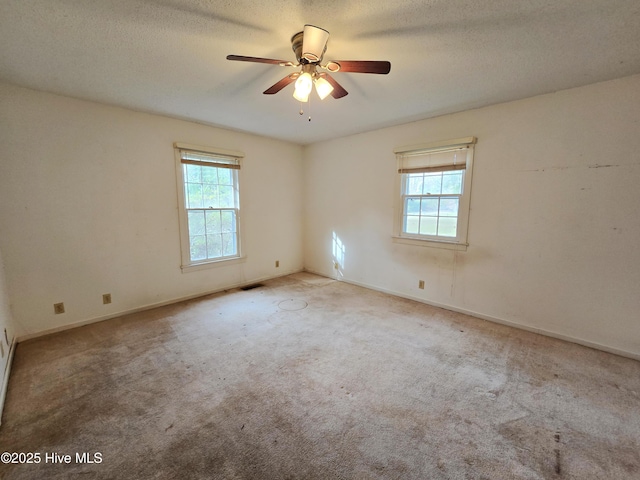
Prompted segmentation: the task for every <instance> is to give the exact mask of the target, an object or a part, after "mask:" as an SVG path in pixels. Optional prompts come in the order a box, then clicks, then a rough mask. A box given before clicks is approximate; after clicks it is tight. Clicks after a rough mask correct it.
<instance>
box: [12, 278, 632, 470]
mask: <svg viewBox="0 0 640 480" xmlns="http://www.w3.org/2000/svg"><path fill="white" fill-rule="evenodd" d="M603 321H606V319H603ZM639 407H640V362H637V361H634V360H630V359H626V358H621V357H618V356H615V355H611V354H608V353H603V352H599V351H596V350H592V349H589V348H585V347H581V346H578V345H574V344H571V343H566V342H562V341H559V340H554V339H550V338H545V337H542V336H539V335H535V334H532V333H528V332H523V331H519V330H516V329H512V328H509V327H505V326H501V325H496V324H492V323H489V322H485V321H482V320H478V319H474V318H471V317H468V316H465V315H460V314H457V313H452V312H448V311H445V310H441V309H437V308H433V307H430V306H427V305H423V304H420V303H416V302H412V301H409V300H404V299H400V298H396V297H393V296H389V295H385V294H382V293H378V292H374V291H370V290H367V289H363V288H359V287H356V286H353V285H348V284H345V283H341V282H336V281H332V280H330V279H326V278H323V277H317V276H314V275H310V274H297V275H292V276H289V277H284V278H280V279H276V280H272V281H269V282H265V285H264V286H262V287H258V288H254V289H251V290H246V291H241V290H232V291H229V292H226V293H222V294H218V295H211V296H208V297H203V298H201V299H197V300H192V301H189V302H184V303H181V304H176V305H172V306H168V307H163V308H158V309H155V310H151V311H147V312H143V313H139V314H134V315H128V316H125V317H122V318H118V319H113V320H109V321H105V322H102V323H98V324H94V325H90V326H86V327H82V328H78V329H75V330H70V331H67V332H63V333H60V334H55V335H51V336H48V337H45V338H40V339H36V340H32V341H28V342H24V343H22V344H20V345H19V346H18V348H17V351H16V355H15V360H14V366H13V371H12V374H11V379H10V383H9V392H8V398H7V402H6V406H5V411H4V415H3V419H2V420H3V423H2V427H1V428H0V452H4V451H7V452H38V453H40V455H41V461H40V463H38V464H30V465H18V464H9V465H7V464H4V465H0V477H2V478H3V479H22V478H25V479H45V478H46V479H52V478H56V479H57V478H59V479H69V478H79V479H89V478H101V479H102V478H104V479H119V478H122V479H174V478H176V479H177V478H181V479H182V478H184V479H210V478H214V479H218V478H219V479H510V478H514V479H515V478H518V479H519V478H523V479H556V478H575V479H630V478H640V408H639ZM53 453H56V454H59V455H64V454H68V455H71V463H70V464H62V465H61V464H52V463H51V462H50V461H45V455H47V454H48V455H49V459H51V458H52V457H51V455H52V454H53ZM76 453H80V454H82V453H86V454H87V456H86V457H85V458H84V460H86V459H92V460H97V459H100V460H101V463H92V464H91V463H82V462H78V461H77V460H83V459H82V458H80V459H77V458H76ZM96 453H99V454H100V455H98V456H95V454H96Z"/></svg>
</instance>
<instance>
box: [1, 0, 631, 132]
mask: <svg viewBox="0 0 640 480" xmlns="http://www.w3.org/2000/svg"><path fill="white" fill-rule="evenodd" d="M305 23H310V24H314V25H317V26H320V27H322V28H325V29H326V30H329V32H330V33H331V37H330V39H329V44H328V48H327V53H326V54H325V60H332V59H333V60H389V61H390V62H391V65H392V67H391V73H390V74H389V75H369V74H355V73H337V74H335V75H334V78H335V79H336V80H338V81H339V82H340V83H341V84H342V85H343V86H344V87H345V88H346V89H347V90H348V91H349V95H348V96H346V97H344V98H342V99H339V100H336V99H333V98H327V99H325V100H324V101H320V100H318V99H317V97H316V98H315V100H314V99H312V103H311V114H312V117H313V120H312V121H311V122H308V121H307V113H305V115H303V116H300V115H299V114H298V111H299V109H300V104H299V103H298V102H297V101H296V100H294V99H293V97H292V96H291V93H292V91H293V86H291V85H290V86H289V87H287V88H285V89H284V90H283V91H281V92H280V93H278V94H277V95H269V96H268V95H263V94H262V92H263V91H264V90H265V89H266V88H267V87H269V86H271V85H272V84H273V83H275V82H276V81H278V80H279V79H280V78H282V77H283V76H284V75H286V74H288V73H290V72H292V71H293V69H292V68H287V67H279V66H273V65H264V64H254V63H244V62H230V61H227V60H226V59H225V57H226V55H228V54H237V55H247V56H257V57H268V58H276V59H283V60H295V58H294V55H293V52H292V50H291V44H290V38H291V36H292V35H293V34H294V33H296V32H298V31H300V30H302V27H303V25H304V24H305ZM636 73H640V2H639V1H638V0H527V1H513V0H420V1H414V0H411V1H402V0H396V1H394V2H390V1H389V0H367V1H366V2H365V1H361V2H344V1H338V0H335V1H332V0H320V1H318V0H313V1H312V0H297V1H296V0H286V1H269V2H267V1H264V0H262V1H239V0H236V1H210V0H209V1H207V0H20V1H19V0H0V81H4V82H8V83H12V84H16V85H21V86H25V87H30V88H34V89H38V90H44V91H48V92H53V93H58V94H62V95H67V96H71V97H77V98H82V99H88V100H94V101H98V102H102V103H107V104H112V105H119V106H124V107H128V108H132V109H136V110H142V111H146V112H153V113H159V114H164V115H169V116H173V117H178V118H184V119H189V120H194V121H198V122H202V123H206V124H211V125H216V126H223V127H228V128H232V129H236V130H241V131H247V132H252V133H256V134H260V135H266V136H269V137H274V138H278V139H283V140H288V141H291V142H295V143H300V144H308V143H313V142H316V141H320V140H326V139H330V138H334V137H339V136H343V135H347V134H351V133H357V132H362V131H366V130H371V129H374V128H379V127H385V126H390V125H396V124H400V123H405V122H408V121H413V120H418V119H422V118H428V117H432V116H436V115H440V114H443V113H451V112H456V111H460V110H466V109H469V108H474V107H479V106H483V105H489V104H494V103H499V102H504V101H509V100H514V99H519V98H525V97H530V96H533V95H538V94H542V93H547V92H553V91H557V90H561V89H565V88H571V87H576V86H580V85H586V84H589V83H594V82H598V81H603V80H609V79H613V78H618V77H623V76H626V75H631V74H636ZM305 110H306V109H305Z"/></svg>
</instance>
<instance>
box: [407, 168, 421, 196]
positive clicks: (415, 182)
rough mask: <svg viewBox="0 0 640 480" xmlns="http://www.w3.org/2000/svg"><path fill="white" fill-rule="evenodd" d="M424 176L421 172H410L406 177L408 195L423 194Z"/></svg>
mask: <svg viewBox="0 0 640 480" xmlns="http://www.w3.org/2000/svg"><path fill="white" fill-rule="evenodd" d="M422 178H423V175H422V174H421V173H410V174H408V175H407V178H406V191H405V193H406V194H407V195H421V194H422Z"/></svg>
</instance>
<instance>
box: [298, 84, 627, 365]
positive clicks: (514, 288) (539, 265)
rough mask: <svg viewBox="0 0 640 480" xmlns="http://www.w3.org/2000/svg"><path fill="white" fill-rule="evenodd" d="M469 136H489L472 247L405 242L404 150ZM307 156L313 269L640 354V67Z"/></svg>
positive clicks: (477, 183)
mask: <svg viewBox="0 0 640 480" xmlns="http://www.w3.org/2000/svg"><path fill="white" fill-rule="evenodd" d="M425 94H428V91H427V90H425ZM466 136H476V137H477V138H478V144H477V146H476V150H475V160H474V174H473V188H472V193H471V216H470V224H469V242H470V246H469V248H468V250H467V251H466V252H454V251H451V250H443V249H436V248H430V247H417V246H411V245H402V244H397V243H393V242H392V239H391V234H392V232H393V218H394V207H395V203H394V182H395V181H396V173H395V167H396V163H395V158H394V155H393V153H392V151H393V149H394V147H397V146H403V145H411V144H418V143H426V142H432V141H438V140H447V139H452V138H459V137H466ZM304 157H305V170H304V173H305V182H304V183H305V189H304V190H305V195H306V197H305V206H306V209H305V266H306V268H307V269H308V270H311V271H315V272H319V273H322V274H325V275H330V276H335V275H339V276H342V278H344V279H345V280H347V281H350V282H354V283H359V284H363V285H366V286H369V287H373V288H376V289H381V290H385V291H390V292H394V293H397V294H400V295H403V296H407V297H411V298H416V299H419V300H422V301H426V302H429V303H435V304H440V305H445V306H449V307H451V308H453V309H458V310H461V311H466V312H474V313H476V314H479V315H480V316H482V317H484V318H488V319H492V320H496V321H502V322H507V323H513V324H517V325H520V326H523V327H526V328H529V329H532V330H539V331H544V332H547V333H551V334H554V335H557V336H560V337H567V338H572V339H574V340H577V341H579V342H581V343H585V344H594V345H599V346H602V347H605V348H606V349H611V350H616V351H621V352H626V353H627V354H631V355H632V356H640V248H638V245H639V244H640V240H639V239H640V214H639V213H638V206H639V205H640V188H639V187H638V185H640V76H633V77H627V78H623V79H620V80H615V81H610V82H605V83H600V84H595V85H591V86H587V87H582V88H577V89H572V90H567V91H561V92H557V93H555V94H550V95H544V96H539V97H535V98H530V99H526V100H522V101H517V102H511V103H506V104H500V105H495V106H491V107H487V108H482V109H477V110H472V111H467V112H463V113H459V114H454V115H447V116H442V117H438V118H433V119H429V120H424V121H419V122H415V123H410V124H406V125H402V126H399V127H393V128H386V129H382V130H378V131H373V132H368V133H365V134H360V135H354V136H350V137H346V138H341V139H338V140H334V141H329V142H323V143H319V144H314V145H311V146H309V147H306V148H305V151H304ZM333 232H335V233H336V234H337V236H338V237H339V238H340V240H341V241H342V242H343V244H344V250H345V253H344V267H342V268H341V270H340V272H338V273H336V271H335V270H334V269H333V259H332V245H331V243H332V235H333ZM420 279H422V280H425V281H426V287H425V289H424V290H419V289H418V280H420Z"/></svg>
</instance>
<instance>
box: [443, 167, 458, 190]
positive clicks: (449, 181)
mask: <svg viewBox="0 0 640 480" xmlns="http://www.w3.org/2000/svg"><path fill="white" fill-rule="evenodd" d="M442 193H443V194H451V193H455V194H458V195H460V194H462V172H461V171H460V172H445V173H444V174H443V175H442Z"/></svg>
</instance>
